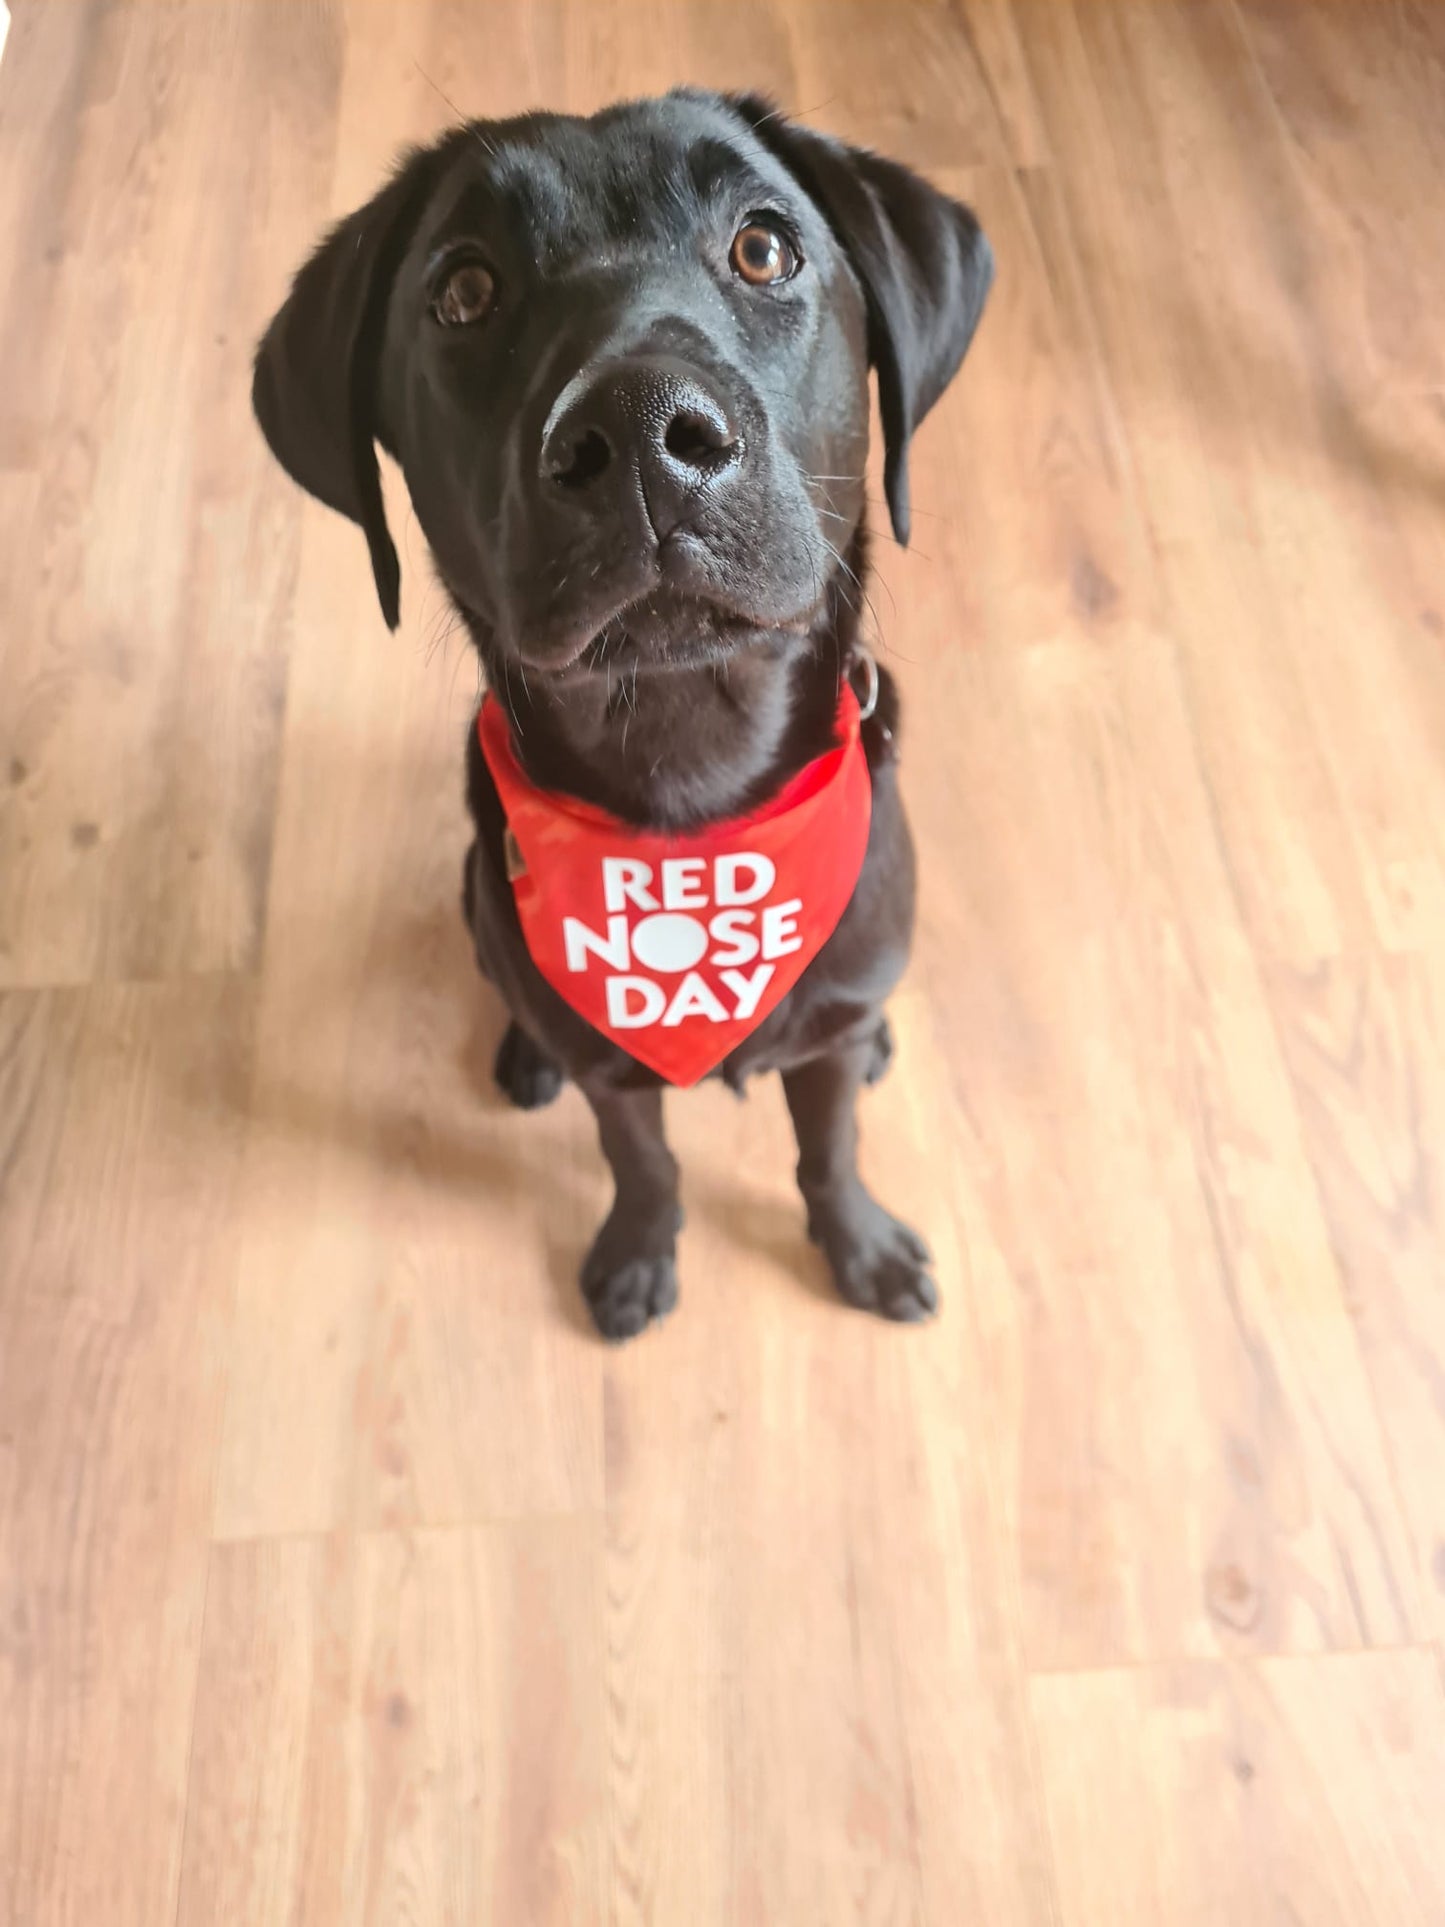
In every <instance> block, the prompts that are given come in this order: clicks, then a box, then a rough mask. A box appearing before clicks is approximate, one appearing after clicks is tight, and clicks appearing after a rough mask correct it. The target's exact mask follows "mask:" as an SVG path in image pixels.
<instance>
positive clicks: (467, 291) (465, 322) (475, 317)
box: [431, 261, 497, 328]
mask: <svg viewBox="0 0 1445 1927" xmlns="http://www.w3.org/2000/svg"><path fill="white" fill-rule="evenodd" d="M496 298H497V284H496V281H495V280H494V279H493V277H492V275H491V274H489V273H488V271H487V269H486V268H484V267H483V266H482V264H481V262H480V261H459V262H458V263H457V264H456V266H455V267H454V268H452V270H451V272H450V273H449V274H447V275H445V276H444V277H443V279H442V280H441V281H440V283H439V284H438V286H437V287H436V289H435V290H434V291H433V294H432V298H431V311H432V313H433V314H434V315H435V316H436V318H437V320H438V321H440V322H441V324H442V326H443V327H444V328H466V327H470V326H471V324H472V322H474V321H481V320H482V319H483V318H484V317H485V316H486V315H487V314H488V313H489V312H490V310H491V306H492V303H493V302H494V301H495V300H496Z"/></svg>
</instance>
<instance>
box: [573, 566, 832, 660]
mask: <svg viewBox="0 0 1445 1927" xmlns="http://www.w3.org/2000/svg"><path fill="white" fill-rule="evenodd" d="M816 615H817V610H816V608H808V609H804V610H799V611H796V612H790V613H788V614H785V615H779V616H776V617H763V616H757V615H754V614H752V613H745V612H743V611H740V610H737V609H733V608H729V607H728V606H726V605H725V604H723V603H720V602H716V601H712V600H709V599H705V598H703V597H700V596H697V595H687V594H683V593H681V592H680V591H678V590H676V589H671V588H668V587H666V586H661V587H655V588H653V589H651V590H649V591H648V592H647V593H646V594H645V595H641V596H639V597H637V598H636V599H635V600H634V601H631V602H628V603H627V604H625V605H624V607H622V608H620V609H618V610H616V611H615V612H614V613H613V614H612V615H610V616H609V617H608V618H607V620H606V621H605V622H604V623H603V624H602V625H601V627H600V628H599V629H597V630H595V631H594V632H593V633H592V634H591V635H590V636H584V637H583V638H581V639H580V640H578V642H577V644H576V646H575V648H572V649H570V650H569V651H568V652H567V654H566V656H565V657H564V658H563V659H562V660H561V661H558V660H557V658H556V657H553V658H552V660H551V662H550V663H548V664H547V665H546V666H547V667H548V668H549V669H550V670H551V671H552V672H553V673H554V674H558V675H590V674H596V673H599V672H607V673H611V672H612V671H615V670H619V669H627V670H633V669H636V670H639V671H649V672H650V671H653V670H657V671H661V672H664V673H666V672H668V671H675V670H681V669H697V668H703V667H706V666H707V665H708V664H716V663H721V662H726V661H728V660H729V659H730V658H732V657H734V656H737V655H739V654H740V653H741V652H743V651H744V650H749V649H755V648H758V647H761V646H765V645H767V644H769V643H780V642H782V641H784V640H785V639H787V638H790V637H795V636H802V635H806V634H807V632H808V629H809V627H810V625H811V624H812V622H813V621H814V619H815V618H816ZM539 666H540V665H539Z"/></svg>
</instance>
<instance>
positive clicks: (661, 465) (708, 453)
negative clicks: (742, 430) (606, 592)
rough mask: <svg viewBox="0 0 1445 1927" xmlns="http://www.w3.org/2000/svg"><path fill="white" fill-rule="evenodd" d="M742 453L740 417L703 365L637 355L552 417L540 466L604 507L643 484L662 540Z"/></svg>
mask: <svg viewBox="0 0 1445 1927" xmlns="http://www.w3.org/2000/svg"><path fill="white" fill-rule="evenodd" d="M742 457H743V444H742V438H741V436H740V435H739V433H738V430H737V427H736V425H735V424H734V422H733V420H732V418H731V416H730V415H729V414H728V411H727V409H726V407H725V406H724V404H723V402H722V400H721V398H720V397H719V396H718V395H716V394H714V393H713V392H712V390H711V389H710V388H709V387H707V386H706V385H705V383H704V382H703V381H702V380H701V379H700V378H699V377H698V376H697V375H696V374H694V373H693V372H692V371H691V370H689V369H686V368H683V367H680V366H676V365H672V364H668V363H666V362H661V361H641V360H638V361H628V362H618V363H615V364H614V365H613V366H612V367H610V368H608V369H606V370H604V371H603V372H602V373H601V374H599V375H598V376H597V377H596V379H595V380H593V381H592V382H590V383H589V384H588V386H587V387H586V388H585V389H584V391H583V392H582V393H581V394H580V395H578V396H577V397H576V398H575V400H573V401H572V402H570V404H568V405H567V406H565V407H564V408H563V409H562V411H561V412H560V413H559V414H558V415H557V416H556V419H555V420H554V421H552V422H551V423H550V424H549V426H548V428H547V431H546V434H545V436H544V438H543V442H542V460H541V473H542V478H543V481H544V482H545V483H547V484H548V485H550V486H551V487H554V488H556V489H558V490H561V491H565V492H566V493H568V494H570V495H571V496H573V497H574V498H576V499H577V500H578V501H579V502H580V503H581V504H583V505H585V506H586V507H588V508H589V509H593V510H596V511H599V512H605V511H606V510H607V509H609V508H615V507H616V506H617V504H618V501H619V497H620V495H621V494H622V493H623V492H625V491H627V490H628V489H636V488H638V487H639V486H640V488H641V491H642V498H643V502H644V504H645V505H646V508H647V513H648V516H649V518H650V520H651V522H652V526H653V529H654V531H655V533H656V535H657V539H658V540H659V541H663V540H664V539H665V538H666V537H667V536H668V535H669V534H670V533H671V531H672V530H673V529H675V528H676V527H677V526H678V524H679V523H680V522H681V521H682V520H683V519H684V517H685V516H686V514H687V510H688V506H689V504H690V503H692V502H694V501H695V500H696V499H697V497H698V496H699V495H700V494H701V493H702V492H703V491H705V490H712V489H716V488H717V487H718V486H719V485H720V484H722V483H724V482H726V481H728V480H729V479H731V477H732V476H734V475H735V474H736V472H737V470H738V468H739V467H740V466H741V463H742Z"/></svg>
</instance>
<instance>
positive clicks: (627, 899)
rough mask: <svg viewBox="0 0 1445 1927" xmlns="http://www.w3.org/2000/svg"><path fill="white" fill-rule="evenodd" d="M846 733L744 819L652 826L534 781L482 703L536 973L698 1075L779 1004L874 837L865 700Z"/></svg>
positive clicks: (627, 1042) (671, 1074)
mask: <svg viewBox="0 0 1445 1927" xmlns="http://www.w3.org/2000/svg"><path fill="white" fill-rule="evenodd" d="M837 730H838V736H839V739H840V741H839V746H838V747H837V748H836V749H831V750H829V751H828V752H827V753H826V754H825V755H823V756H819V757H818V758H817V759H816V761H814V762H811V763H809V764H808V766H807V768H806V769H803V770H800V771H799V772H798V774H797V775H796V776H795V777H794V778H793V779H792V781H791V782H790V783H788V784H787V785H785V787H784V788H783V789H781V790H780V791H779V792H778V794H777V795H776V796H775V797H773V798H772V800H771V801H770V802H767V803H764V804H763V805H762V807H761V808H760V809H757V810H755V811H754V812H753V814H752V815H751V816H739V817H734V818H733V819H732V821H731V822H728V823H714V824H710V825H709V826H708V827H707V828H706V829H702V830H695V831H682V832H674V833H669V834H663V835H659V834H656V833H654V832H652V831H648V830H639V829H635V828H634V827H633V826H632V825H631V824H628V823H623V822H621V821H619V819H618V818H617V817H614V816H609V815H608V814H607V812H606V811H605V810H599V809H594V808H593V807H592V805H590V804H588V803H580V802H577V801H576V800H575V799H574V798H572V797H570V796H560V795H557V794H555V793H553V792H551V791H548V790H539V789H537V788H536V787H535V786H534V785H533V784H532V783H531V782H530V781H529V780H528V778H527V777H526V776H525V775H524V774H523V772H522V767H521V765H520V764H519V763H518V761H517V758H516V756H515V754H514V753H513V750H512V742H511V732H510V730H509V728H508V726H507V718H506V715H505V713H504V712H503V710H502V706H501V704H500V703H498V702H497V700H496V698H495V697H493V696H488V697H487V698H486V700H485V701H484V702H483V704H482V707H481V711H480V713H479V714H478V716H477V734H478V737H479V738H480V740H481V745H482V753H483V755H484V756H485V757H486V759H487V767H488V768H489V769H490V770H491V772H492V778H493V781H494V782H495V783H496V785H497V790H498V793H499V795H500V796H501V799H502V808H503V809H504V810H505V812H506V816H507V828H508V831H509V833H510V845H511V846H514V847H511V846H509V849H508V871H509V874H511V876H512V888H513V891H514V892H515V895H516V899H517V915H518V917H519V918H520V919H521V924H522V936H523V938H524V939H525V941H526V945H527V948H528V950H529V951H530V952H531V955H532V961H533V963H535V964H536V966H537V968H538V970H540V971H541V973H542V975H543V976H544V977H545V978H546V979H547V982H548V983H549V984H551V986H552V988H553V989H554V990H555V991H557V992H558V993H559V994H560V995H561V996H562V997H564V998H565V999H566V1001H567V1002H568V1003H569V1004H570V1005H571V1006H572V1008H573V1010H575V1011H576V1012H577V1013H578V1015H579V1016H582V1017H585V1018H586V1020H587V1022H588V1023H589V1024H591V1025H592V1027H593V1028H594V1030H600V1031H601V1032H602V1034H603V1036H604V1037H610V1038H611V1039H612V1041H613V1043H615V1044H619V1045H620V1046H621V1047H622V1049H623V1050H625V1051H627V1052H628V1054H629V1055H630V1056H632V1057H635V1058H637V1059H638V1061H639V1062H640V1063H643V1064H646V1065H648V1066H649V1067H650V1068H651V1069H653V1070H655V1071H656V1072H658V1074H659V1075H660V1076H662V1077H665V1078H666V1079H667V1081H668V1082H669V1083H670V1084H695V1083H696V1082H697V1080H698V1079H699V1078H700V1077H705V1076H706V1075H707V1073H708V1072H709V1071H710V1070H712V1069H713V1068H714V1066H716V1065H718V1064H720V1063H721V1062H722V1060H723V1059H724V1058H725V1057H726V1056H727V1054H728V1052H729V1051H732V1050H735V1049H736V1048H737V1046H738V1045H739V1044H740V1043H741V1042H742V1041H743V1039H744V1038H745V1037H747V1036H748V1035H749V1034H750V1033H751V1032H752V1031H755V1030H756V1029H757V1027H758V1025H759V1024H761V1023H762V1021H763V1019H764V1018H765V1017H766V1016H767V1015H768V1014H769V1012H770V1011H771V1010H773V1009H774V1007H775V1006H776V1005H777V1004H779V1003H781V1001H782V1000H783V998H784V997H786V995H787V994H788V992H789V991H790V990H791V989H792V987H793V985H794V984H795V983H796V982H797V981H798V979H799V977H801V976H802V974H803V972H804V971H805V970H806V969H807V967H808V965H809V964H810V963H811V962H812V961H813V959H814V957H816V956H817V954H818V952H819V951H820V950H821V949H822V947H823V945H824V944H825V943H826V942H827V941H828V939H829V937H830V936H832V934H833V931H834V930H835V928H836V927H837V924H838V919H839V918H840V917H841V916H842V914H843V912H844V910H845V909H846V908H847V905H848V899H849V898H850V897H851V896H852V894H853V886H854V885H855V884H856V883H857V881H858V872H859V871H860V870H861V869H862V867H863V854H864V851H865V850H866V848H867V846H868V819H869V814H870V810H871V807H872V800H873V788H872V780H871V778H870V776H869V773H868V763H867V759H866V757H865V756H864V753H863V745H862V742H861V741H860V738H859V715H858V699H857V697H856V696H855V695H854V694H853V691H852V690H851V689H850V688H848V687H847V685H846V684H845V685H844V688H843V691H842V694H841V696H840V697H839V701H838V722H837Z"/></svg>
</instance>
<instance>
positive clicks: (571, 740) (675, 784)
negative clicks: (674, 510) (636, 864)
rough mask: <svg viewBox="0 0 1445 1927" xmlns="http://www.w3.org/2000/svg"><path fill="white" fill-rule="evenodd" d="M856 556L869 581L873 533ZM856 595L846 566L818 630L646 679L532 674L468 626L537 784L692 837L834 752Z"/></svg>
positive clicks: (624, 672)
mask: <svg viewBox="0 0 1445 1927" xmlns="http://www.w3.org/2000/svg"><path fill="white" fill-rule="evenodd" d="M855 556H856V560H855V561H853V562H852V563H850V566H852V567H855V568H856V569H857V572H858V574H859V575H861V573H862V567H861V565H862V560H863V557H862V539H861V533H860V536H859V538H858V540H857V545H856V550H855ZM851 586H852V584H851V582H850V580H849V579H848V578H847V577H846V576H844V574H843V572H842V571H841V570H840V571H839V573H838V575H837V576H835V577H834V579H833V581H832V583H830V585H829V589H828V593H827V595H826V597H825V599H824V604H823V608H822V610H821V612H820V614H819V617H818V620H817V622H816V623H815V624H814V626H813V628H812V629H811V630H810V631H809V632H808V633H807V634H806V635H795V634H784V633H783V632H778V633H776V634H775V635H774V636H773V637H771V638H770V639H768V640H767V641H765V642H760V643H758V644H756V645H754V646H753V647H752V648H750V649H747V650H745V651H741V652H739V654H737V655H736V656H733V657H730V658H729V659H728V660H727V661H725V662H721V663H717V664H713V665H703V666H700V667H698V668H679V669H667V670H660V669H652V670H649V669H646V668H639V669H638V670H637V671H636V673H635V674H634V672H633V670H632V669H631V668H627V669H621V668H619V669H617V670H615V671H614V672H613V673H612V674H611V675H610V676H609V675H608V674H607V672H606V671H605V669H597V670H593V671H590V672H587V673H581V674H577V673H574V674H570V675H565V676H556V677H542V676H538V675H536V674H535V673H533V674H531V675H530V676H528V677H526V678H525V679H524V678H523V675H522V673H521V671H520V670H519V669H518V668H517V667H516V666H515V665H511V666H509V665H508V664H507V662H506V660H505V658H504V657H503V656H502V655H501V652H500V651H499V650H498V649H497V648H496V646H495V644H494V643H493V641H492V639H491V637H490V634H489V633H488V631H487V630H486V629H485V627H484V626H483V625H482V624H481V623H479V622H478V621H477V620H476V619H475V618H473V617H471V616H468V617H467V621H468V626H469V627H470V628H471V631H472V635H473V639H474V641H475V642H476V645H477V649H478V652H479V654H480V655H481V658H482V663H483V666H484V668H485V670H486V672H487V679H488V682H489V683H490V685H491V688H492V691H493V693H494V694H495V696H496V697H497V699H498V701H500V702H501V703H502V705H503V707H504V708H505V710H506V712H507V715H508V718H509V720H510V722H511V726H512V741H513V744H514V746H515V748H516V752H517V757H518V760H519V761H520V762H521V764H522V766H523V768H524V769H525V770H526V772H527V775H528V776H529V777H530V778H531V780H532V781H533V782H534V783H536V784H537V785H538V786H539V787H541V788H543V789H552V790H561V791H564V792H566V793H567V794H568V795H571V796H576V797H580V798H581V799H582V800H583V801H584V802H588V803H594V804H596V805H598V806H599V807H600V808H602V809H605V810H608V811H610V812H611V813H612V814H613V815H614V816H618V817H620V818H622V819H623V820H624V821H625V822H629V823H636V824H639V825H647V826H649V827H653V828H658V829H682V828H686V827H693V826H696V825H698V824H702V823H707V822H717V821H720V820H722V819H724V818H726V817H730V816H736V815H740V814H742V813H743V812H745V811H747V810H749V809H752V808H754V807H756V806H757V805H758V804H759V803H761V802H763V801H764V800H765V799H766V798H767V797H768V796H770V795H772V794H773V793H774V792H775V791H777V790H778V789H780V788H781V787H782V786H783V784H784V783H786V782H787V781H788V779H789V777H791V776H793V775H795V774H796V773H797V771H799V770H800V769H802V768H803V767H804V766H805V765H806V764H807V763H809V762H811V761H812V760H813V758H814V757H816V756H821V755H822V754H823V753H824V752H825V751H826V750H827V749H828V748H829V747H830V745H831V744H832V742H833V727H834V719H835V717H836V715H837V709H838V690H839V684H840V681H841V679H842V677H843V676H844V675H845V674H846V673H847V669H848V665H849V661H850V658H851V656H852V652H853V648H854V644H855V641H856V638H857V632H858V612H857V604H856V600H855V599H854V597H852V596H850V595H848V594H847V593H845V591H846V590H848V589H849V588H850V587H851Z"/></svg>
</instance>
